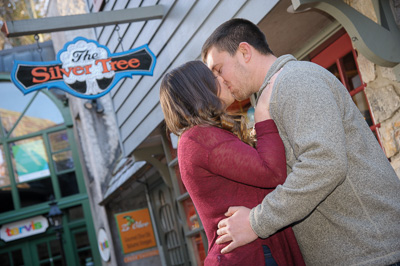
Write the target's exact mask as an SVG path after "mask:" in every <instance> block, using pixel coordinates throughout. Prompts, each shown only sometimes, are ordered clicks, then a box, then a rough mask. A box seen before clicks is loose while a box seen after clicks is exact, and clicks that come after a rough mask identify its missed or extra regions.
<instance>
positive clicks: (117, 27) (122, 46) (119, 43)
mask: <svg viewBox="0 0 400 266" xmlns="http://www.w3.org/2000/svg"><path fill="white" fill-rule="evenodd" d="M119 29H120V27H119V25H117V26H115V30H116V31H117V34H118V45H121V48H122V51H123V52H124V51H125V49H124V45H123V44H122V37H121V35H120V34H119Z"/></svg>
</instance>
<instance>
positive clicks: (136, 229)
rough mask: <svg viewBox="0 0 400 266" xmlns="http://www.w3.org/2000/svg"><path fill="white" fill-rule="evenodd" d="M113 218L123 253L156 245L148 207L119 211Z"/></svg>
mask: <svg viewBox="0 0 400 266" xmlns="http://www.w3.org/2000/svg"><path fill="white" fill-rule="evenodd" d="M115 219H116V220H117V225H118V232H119V236H120V239H121V243H122V248H123V250H124V253H125V254H127V253H130V252H135V251H139V250H143V249H147V248H151V247H155V246H156V239H155V237H154V231H153V226H152V223H151V219H150V213H149V210H148V209H141V210H136V211H130V212H124V213H119V214H116V215H115Z"/></svg>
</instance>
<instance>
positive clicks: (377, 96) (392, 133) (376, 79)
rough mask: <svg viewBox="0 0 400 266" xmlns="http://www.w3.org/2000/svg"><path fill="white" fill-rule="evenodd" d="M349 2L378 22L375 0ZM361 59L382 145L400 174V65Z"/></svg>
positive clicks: (396, 0)
mask: <svg viewBox="0 0 400 266" xmlns="http://www.w3.org/2000/svg"><path fill="white" fill-rule="evenodd" d="M399 2H400V1H399V0H391V6H392V8H393V13H394V14H395V17H396V16H397V19H398V18H399V13H400V12H399V9H398V7H399ZM346 3H348V4H349V5H351V6H352V7H353V8H354V9H356V10H357V11H359V12H360V13H362V14H364V15H365V16H367V17H369V18H370V19H371V20H373V21H375V22H376V21H377V18H376V14H375V10H374V8H373V5H372V1H371V0H363V1H360V0H352V1H346ZM396 14H397V15H396ZM399 28H400V27H399ZM399 47H400V46H399ZM399 49H400V48H399ZM357 61H358V65H359V69H360V72H361V75H362V79H363V81H364V83H366V84H367V87H366V89H365V93H366V96H367V99H368V102H369V104H370V108H371V110H372V115H373V117H374V119H375V123H376V124H380V128H379V130H378V131H379V135H380V139H381V144H382V148H383V150H384V152H385V154H386V156H387V157H388V158H389V160H390V161H391V164H392V166H393V168H394V170H395V171H396V173H397V175H398V176H399V177H400V80H399V78H398V77H396V75H395V72H394V69H395V68H398V67H399V66H398V65H397V66H396V67H395V68H387V67H382V66H379V65H376V64H374V63H372V62H371V61H369V60H368V59H366V58H365V57H364V56H363V55H362V54H361V53H359V54H358V58H357Z"/></svg>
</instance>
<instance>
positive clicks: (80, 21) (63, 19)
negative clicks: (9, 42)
mask: <svg viewBox="0 0 400 266" xmlns="http://www.w3.org/2000/svg"><path fill="white" fill-rule="evenodd" d="M163 17H164V8H163V6H161V5H155V6H146V7H138V8H129V9H122V10H113V11H104V12H97V13H88V14H80V15H71V16H60V17H48V18H39V19H27V20H15V21H6V22H5V23H4V24H3V27H2V29H1V31H3V32H4V33H5V34H6V35H7V37H18V36H24V35H33V34H39V33H49V32H57V31H67V30H77V29H84V28H91V27H101V26H107V25H116V24H122V23H131V22H135V21H143V20H153V19H161V18H163Z"/></svg>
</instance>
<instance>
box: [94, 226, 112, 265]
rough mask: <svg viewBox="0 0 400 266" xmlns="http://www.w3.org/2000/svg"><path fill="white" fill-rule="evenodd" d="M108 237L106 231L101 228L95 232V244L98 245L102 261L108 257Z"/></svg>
mask: <svg viewBox="0 0 400 266" xmlns="http://www.w3.org/2000/svg"><path fill="white" fill-rule="evenodd" d="M109 243H110V242H109V241H108V237H107V234H106V231H104V229H103V228H100V230H99V232H98V233H97V244H98V247H99V252H100V256H101V258H102V259H103V260H104V261H108V260H109V259H110V245H109Z"/></svg>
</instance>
